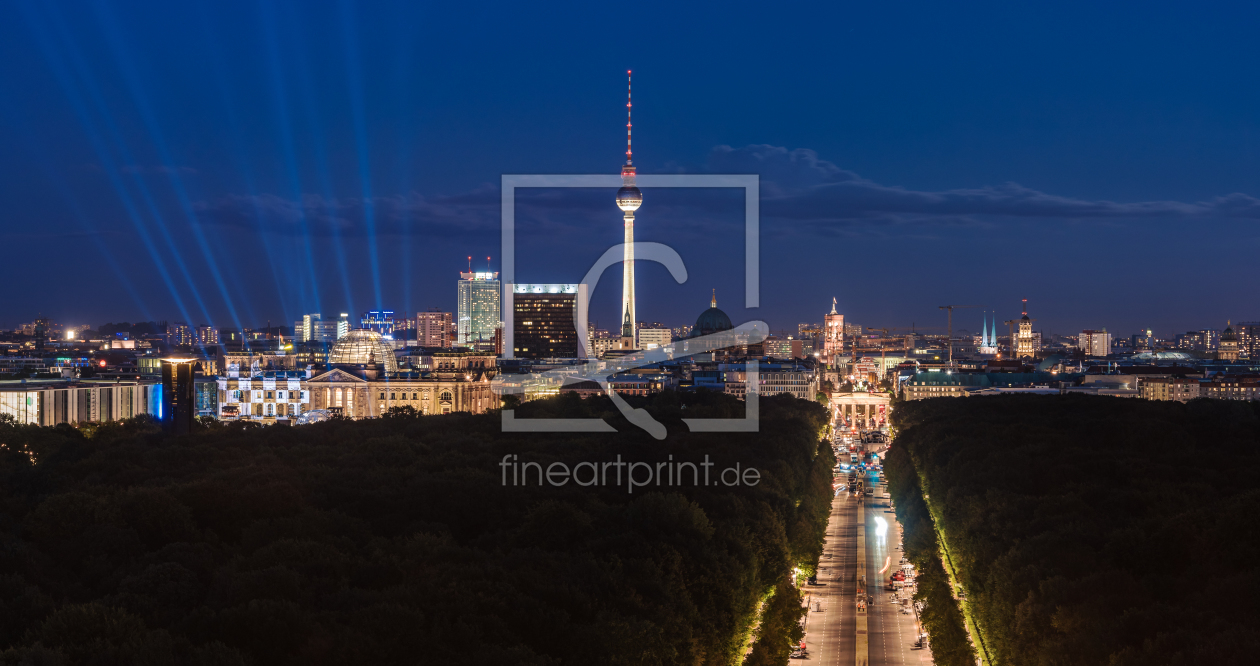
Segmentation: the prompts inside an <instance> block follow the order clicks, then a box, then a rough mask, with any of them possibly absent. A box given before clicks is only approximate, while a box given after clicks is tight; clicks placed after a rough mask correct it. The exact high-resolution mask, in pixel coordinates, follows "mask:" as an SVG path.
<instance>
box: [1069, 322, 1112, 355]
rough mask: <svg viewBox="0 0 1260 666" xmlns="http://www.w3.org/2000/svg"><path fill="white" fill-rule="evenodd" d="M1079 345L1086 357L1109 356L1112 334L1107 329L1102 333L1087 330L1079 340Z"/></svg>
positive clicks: (1082, 332)
mask: <svg viewBox="0 0 1260 666" xmlns="http://www.w3.org/2000/svg"><path fill="white" fill-rule="evenodd" d="M1077 345H1078V346H1079V347H1080V348H1081V349H1082V350H1084V352H1085V355H1086V356H1107V355H1108V354H1110V353H1111V334H1110V333H1108V332H1107V329H1105V328H1104V329H1103V330H1101V331H1095V330H1093V329H1086V330H1084V331H1081V336H1080V337H1079V338H1077Z"/></svg>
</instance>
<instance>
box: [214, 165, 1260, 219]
mask: <svg viewBox="0 0 1260 666" xmlns="http://www.w3.org/2000/svg"><path fill="white" fill-rule="evenodd" d="M691 171H692V172H697V171H698V172H707V173H755V174H759V175H760V176H761V194H762V201H761V215H762V218H763V220H764V221H766V222H768V223H770V224H773V225H775V226H777V227H779V228H780V229H781V230H788V231H793V230H794V231H797V232H800V233H806V234H812V235H824V236H831V235H837V234H849V233H852V232H854V231H856V230H858V229H863V228H865V229H868V230H875V229H879V228H885V227H893V226H896V225H905V224H919V225H924V224H927V225H936V226H943V227H983V226H991V225H994V224H1000V223H1001V222H1002V221H1003V220H1010V219H1045V220H1062V221H1090V220H1094V221H1099V220H1129V219H1153V218H1159V219H1195V218H1235V219H1260V200H1258V199H1256V198H1255V197H1252V196H1250V195H1246V194H1241V193H1234V194H1228V195H1225V196H1221V197H1216V198H1214V199H1210V200H1207V201H1199V202H1181V201H1138V202H1127V203H1124V202H1115V201H1107V200H1088V199H1076V198H1072V197H1066V196H1060V195H1055V194H1049V193H1046V192H1041V191H1039V190H1034V189H1032V188H1029V187H1025V186H1023V185H1020V184H1018V183H1005V184H1002V185H997V186H987V185H986V186H982V187H974V188H960V189H952V190H938V191H927V190H913V189H909V188H905V187H898V186H892V185H884V184H881V183H877V182H874V181H872V180H869V179H866V178H863V177H861V176H860V175H858V174H857V173H854V172H852V171H847V170H844V169H841V168H840V167H838V166H836V165H835V164H834V163H832V162H829V161H827V160H823V159H820V158H819V157H818V154H817V153H815V152H814V151H812V150H808V149H805V148H798V149H795V150H788V149H787V148H784V147H780V146H770V145H750V146H745V147H743V148H732V147H730V146H718V147H716V148H714V149H713V150H712V151H711V152H710V154H709V156H708V160H707V162H706V164H705V166H704V167H703V168H701V169H694V170H691ZM601 194H602V193H597V192H593V191H581V192H574V191H572V190H564V189H559V188H553V189H546V188H542V189H538V190H531V191H529V192H527V193H518V195H517V196H518V204H517V205H518V211H520V212H518V224H531V225H533V227H532V229H533V230H534V231H540V232H543V233H566V232H571V231H578V230H581V229H583V228H589V224H590V223H592V222H594V221H597V220H603V219H605V218H607V217H608V211H609V210H611V208H610V204H609V201H608V200H607V197H604V196H601ZM194 210H195V211H196V213H197V214H198V217H199V219H201V220H202V221H203V222H204V223H208V224H222V225H228V226H237V227H247V228H259V227H261V229H262V230H264V231H268V232H272V233H279V234H299V233H309V234H313V235H317V236H323V235H330V234H338V235H343V236H359V235H365V234H366V232H367V229H368V220H369V219H370V220H372V222H373V224H374V226H375V232H376V233H377V234H378V235H384V236H389V235H394V234H399V233H403V232H408V233H420V234H423V233H435V234H442V235H446V236H451V235H461V236H462V235H471V236H478V235H484V234H487V233H497V231H498V229H499V223H500V222H499V217H500V213H501V201H500V191H499V188H498V187H497V186H494V185H489V184H487V185H483V186H481V187H479V188H477V189H474V190H470V191H468V192H464V193H460V194H455V195H446V196H428V195H424V194H420V193H418V192H409V193H406V194H399V195H394V196H385V197H374V198H370V199H363V198H335V197H325V196H322V195H318V194H305V195H302V196H301V197H298V198H297V199H289V198H284V197H280V196H277V195H274V194H254V195H240V194H232V195H227V196H224V197H220V198H218V199H215V200H213V201H202V202H198V203H196V204H195V205H194ZM653 214H654V215H655V216H657V218H658V219H661V220H670V221H671V222H670V224H671V228H672V229H675V230H679V231H681V230H683V229H686V230H689V231H705V230H707V231H713V230H716V229H718V228H725V227H726V226H729V223H730V220H729V219H726V218H727V217H729V216H726V215H725V214H724V213H721V214H720V213H719V212H717V211H715V210H714V209H713V208H711V207H710V206H709V204H707V203H705V200H704V198H703V197H700V198H698V199H696V200H695V201H694V202H684V201H677V200H675V201H674V203H672V204H668V205H663V206H661V207H658V208H657V209H656V210H655V211H654V212H653Z"/></svg>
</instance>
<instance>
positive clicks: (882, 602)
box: [792, 455, 932, 666]
mask: <svg viewBox="0 0 1260 666" xmlns="http://www.w3.org/2000/svg"><path fill="white" fill-rule="evenodd" d="M840 457H841V459H844V460H847V456H846V455H841V456H840ZM875 488H876V497H875V498H866V501H861V500H859V499H857V498H854V497H851V496H850V495H849V494H848V493H845V492H842V493H840V496H839V497H837V498H835V499H834V500H833V501H832V504H831V518H830V519H829V520H828V523H827V542H826V545H825V547H824V549H823V557H822V560H821V561H820V562H819V570H818V583H819V585H817V586H811V585H806V587H805V590H804V592H805V593H806V594H807V595H808V597H807V598H808V602H809V612H808V613H807V614H806V625H805V645H806V647H807V648H808V656H807V657H806V658H805V659H802V660H796V659H794V660H792V663H794V664H802V663H804V664H823V665H825V666H873V665H880V666H883V665H895V666H908V665H917V664H931V663H932V654H931V651H930V650H929V649H926V648H925V649H914V647H913V644H914V641H915V638H916V637H917V636H918V629H917V626H916V623H915V616H914V614H913V613H911V614H903V613H901V612H900V609H899V605H897V604H894V603H891V602H890V594H891V593H889V592H888V591H886V590H884V589H882V583H883V582H884V581H887V579H888V576H889V575H890V574H891V573H892V570H893V569H895V568H896V567H897V566H898V564H899V563H900V560H901V551H899V550H897V545H898V544H899V543H900V540H901V526H900V525H899V524H898V523H897V521H896V518H895V516H894V515H893V514H892V513H891V512H886V510H887V508H888V506H887V502H886V500H883V499H880V497H879V496H880V495H882V493H883V486H882V485H876V486H875ZM877 518H879V519H882V520H884V521H885V524H886V528H885V529H886V532H885V533H884V534H882V535H881V533H880V532H881V527H880V523H879V520H877ZM859 529H865V530H866V532H865V536H866V538H865V540H864V542H865V550H866V558H867V564H866V571H867V572H868V575H867V579H868V580H867V594H869V595H871V598H872V599H873V603H871V604H870V605H869V606H868V609H867V612H866V627H867V635H866V639H867V641H866V645H867V647H866V649H867V654H868V658H869V662H868V663H867V664H858V663H857V659H856V655H855V650H856V649H857V647H858V642H857V640H856V638H857V637H856V633H857V630H858V622H857V597H856V592H857V582H856V581H855V580H854V573H855V571H856V568H857V567H856V564H857V542H858V530H859ZM886 563H887V564H888V569H887V570H885V571H884V572H883V573H880V570H881V569H884V567H885V564H886ZM816 604H817V605H816ZM818 607H821V610H815V608H818Z"/></svg>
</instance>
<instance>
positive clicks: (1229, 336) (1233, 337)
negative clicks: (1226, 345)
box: [1221, 322, 1238, 342]
mask: <svg viewBox="0 0 1260 666" xmlns="http://www.w3.org/2000/svg"><path fill="white" fill-rule="evenodd" d="M1237 341H1238V334H1237V333H1234V327H1233V326H1232V325H1230V323H1229V322H1225V330H1224V331H1221V342H1237Z"/></svg>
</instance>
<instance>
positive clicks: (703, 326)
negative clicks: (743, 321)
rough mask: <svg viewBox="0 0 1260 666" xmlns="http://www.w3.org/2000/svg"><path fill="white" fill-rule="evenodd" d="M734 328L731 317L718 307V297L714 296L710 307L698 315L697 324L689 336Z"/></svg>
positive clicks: (698, 335) (695, 336)
mask: <svg viewBox="0 0 1260 666" xmlns="http://www.w3.org/2000/svg"><path fill="white" fill-rule="evenodd" d="M732 328H735V327H734V326H731V318H730V317H728V316H726V313H725V312H722V311H721V310H719V309H718V306H717V297H716V296H714V298H713V300H712V301H710V303H709V309H708V310H705V311H704V312H701V313H700V316H699V317H696V325H695V326H694V327H692V329H691V335H690V336H689V337H693V338H698V337H700V336H702V335H712V334H714V333H720V332H722V331H729V330H731V329H732Z"/></svg>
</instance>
